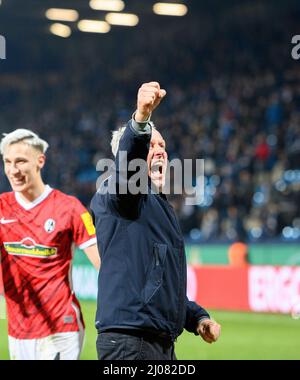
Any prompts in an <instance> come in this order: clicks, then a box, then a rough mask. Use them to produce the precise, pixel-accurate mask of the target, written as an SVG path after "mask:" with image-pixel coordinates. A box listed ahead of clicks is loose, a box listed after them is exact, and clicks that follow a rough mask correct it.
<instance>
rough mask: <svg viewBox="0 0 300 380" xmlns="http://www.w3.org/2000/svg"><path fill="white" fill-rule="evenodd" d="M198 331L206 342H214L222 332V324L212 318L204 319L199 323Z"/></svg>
mask: <svg viewBox="0 0 300 380" xmlns="http://www.w3.org/2000/svg"><path fill="white" fill-rule="evenodd" d="M197 332H198V334H199V335H200V336H201V337H202V339H203V340H205V342H207V343H213V342H216V341H217V340H218V338H219V336H220V334H221V325H219V323H217V322H216V321H214V320H212V319H203V320H202V321H200V322H199V324H198V327H197Z"/></svg>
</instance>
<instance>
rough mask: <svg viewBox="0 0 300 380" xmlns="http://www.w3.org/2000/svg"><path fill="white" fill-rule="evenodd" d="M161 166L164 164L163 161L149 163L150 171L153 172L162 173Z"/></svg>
mask: <svg viewBox="0 0 300 380" xmlns="http://www.w3.org/2000/svg"><path fill="white" fill-rule="evenodd" d="M163 166H164V161H161V160H160V161H155V162H154V163H153V164H152V165H151V172H152V173H153V174H162V173H163Z"/></svg>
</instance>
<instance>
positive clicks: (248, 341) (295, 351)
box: [0, 302, 300, 360]
mask: <svg viewBox="0 0 300 380" xmlns="http://www.w3.org/2000/svg"><path fill="white" fill-rule="evenodd" d="M81 304H82V309H83V314H84V318H85V322H86V337H85V344H84V349H83V352H82V355H81V359H83V360H88V359H89V360H92V359H96V352H95V341H96V331H95V328H94V315H95V303H93V302H82V303H81ZM211 314H212V316H213V317H214V318H215V319H216V320H217V321H218V322H219V323H221V324H222V335H221V338H220V340H219V342H217V343H215V344H211V345H209V344H207V343H205V342H203V341H202V340H201V338H199V337H197V336H194V335H193V334H189V333H186V332H185V333H184V334H182V335H181V336H180V338H178V341H177V343H176V354H177V357H178V359H202V360H204V359H298V360H299V359H300V320H294V319H292V318H291V317H290V316H289V315H270V314H254V313H235V312H220V311H212V312H211ZM0 359H8V350H7V324H6V321H5V320H0Z"/></svg>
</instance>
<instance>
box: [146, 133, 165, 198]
mask: <svg viewBox="0 0 300 380" xmlns="http://www.w3.org/2000/svg"><path fill="white" fill-rule="evenodd" d="M167 158H168V155H167V152H166V143H165V140H164V139H163V138H162V135H161V134H160V133H159V132H158V131H157V130H156V129H152V136H151V141H150V148H149V153H148V157H147V163H148V175H149V177H150V178H151V181H152V182H153V183H154V185H155V186H156V188H157V189H159V191H161V190H162V188H163V186H164V184H165V176H166V169H167Z"/></svg>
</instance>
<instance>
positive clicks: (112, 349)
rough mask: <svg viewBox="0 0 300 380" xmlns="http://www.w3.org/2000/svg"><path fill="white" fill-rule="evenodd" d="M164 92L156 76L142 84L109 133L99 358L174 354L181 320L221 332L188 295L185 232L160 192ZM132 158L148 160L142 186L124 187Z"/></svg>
mask: <svg viewBox="0 0 300 380" xmlns="http://www.w3.org/2000/svg"><path fill="white" fill-rule="evenodd" d="M165 95H166V92H165V90H162V89H160V85H159V83H157V82H150V83H145V84H143V85H142V86H141V88H140V89H139V92H138V98H137V111H136V112H135V114H134V115H133V118H132V120H130V121H129V122H128V124H127V127H126V128H123V129H121V130H119V131H117V132H115V133H114V135H113V139H112V150H113V153H114V155H115V156H116V165H115V170H114V172H113V175H112V176H111V177H109V178H108V179H107V180H105V181H103V183H102V184H101V185H100V188H99V189H98V192H97V193H96V195H95V196H94V198H93V200H92V211H93V214H94V218H95V225H96V232H97V241H98V248H99V250H100V252H101V269H100V273H99V292H98V309H97V315H96V328H97V330H98V333H99V335H98V339H97V352H98V358H99V359H108V360H114V359H121V360H122V359H131V360H138V359H147V360H154V359H165V360H168V359H169V360H170V359H176V357H175V353H174V341H175V340H176V338H177V337H178V336H179V335H180V334H181V333H182V331H183V329H184V328H185V329H186V330H188V331H190V332H193V333H194V334H196V335H201V336H202V338H203V339H204V340H205V341H206V342H208V343H212V342H215V341H216V340H217V339H218V337H219V334H220V325H219V324H218V323H216V322H215V321H213V320H211V319H210V316H209V314H208V313H207V311H206V310H204V309H203V308H202V307H201V306H199V305H197V304H196V303H194V302H191V301H189V300H188V298H187V296H186V258H185V251H184V240H183V236H182V233H181V230H180V227H179V225H178V222H177V219H176V216H175V213H174V210H173V208H172V206H171V205H170V204H169V203H168V201H167V199H166V197H165V195H164V194H162V192H161V191H162V188H163V186H164V180H165V171H166V170H165V169H166V162H167V154H166V151H165V141H164V140H163V138H162V136H161V135H160V133H159V132H158V131H157V130H156V129H154V128H153V127H152V123H150V122H149V118H150V116H151V113H152V112H153V111H154V109H155V108H156V107H157V106H158V105H159V103H160V101H161V100H162V98H163V97H164V96H165ZM124 153H125V154H126V155H127V157H126V158H127V162H128V164H126V163H125V166H124V158H123V157H124ZM122 154H123V156H122V157H121V155H122ZM135 159H142V160H144V162H145V163H146V165H145V167H144V169H145V168H146V172H145V174H146V176H147V182H146V183H147V184H146V191H142V190H140V191H138V192H137V191H133V192H132V191H131V192H130V191H129V190H130V183H131V182H132V179H133V178H134V175H135V174H136V170H132V168H130V167H129V164H130V162H132V160H135ZM148 179H149V183H148ZM141 182H142V181H141ZM131 184H132V183H131ZM149 185H152V190H150V187H151V186H149ZM124 186H125V190H126V191H124ZM113 189H115V191H112V190H113ZM141 189H142V186H141ZM153 189H154V190H155V191H153ZM144 190H145V189H144Z"/></svg>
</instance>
